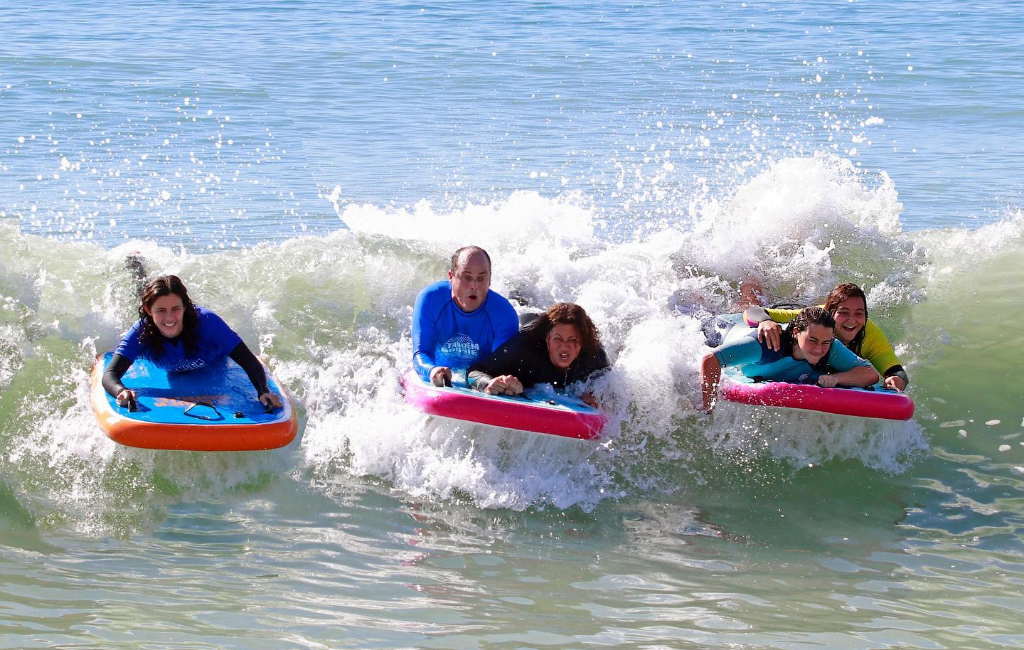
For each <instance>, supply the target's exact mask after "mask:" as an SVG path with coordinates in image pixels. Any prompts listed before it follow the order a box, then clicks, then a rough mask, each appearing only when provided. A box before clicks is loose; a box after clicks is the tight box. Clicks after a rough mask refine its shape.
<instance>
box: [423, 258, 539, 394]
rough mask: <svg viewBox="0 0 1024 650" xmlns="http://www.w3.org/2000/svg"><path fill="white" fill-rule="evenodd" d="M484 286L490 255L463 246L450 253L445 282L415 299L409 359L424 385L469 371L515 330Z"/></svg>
mask: <svg viewBox="0 0 1024 650" xmlns="http://www.w3.org/2000/svg"><path fill="white" fill-rule="evenodd" d="M490 287H491V258H490V256H489V255H488V254H487V251H485V250H484V249H482V248H480V247H478V246H467V247H465V248H460V249H459V250H457V251H455V254H454V255H452V259H451V268H450V269H449V270H448V279H447V280H441V281H440V282H437V283H435V284H432V285H430V286H429V287H427V288H426V289H424V290H423V291H421V292H420V294H419V296H417V297H416V306H415V308H414V309H413V316H412V347H413V357H412V360H413V368H414V369H415V370H416V373H417V374H418V375H419V376H420V377H422V378H423V379H424V380H425V381H429V382H430V383H432V384H434V385H435V386H444V385H445V384H449V385H450V384H451V381H452V370H453V369H455V370H465V369H467V368H469V366H470V365H472V364H473V362H474V361H476V360H478V359H480V358H482V357H486V356H487V355H489V354H491V353H492V352H494V351H495V350H497V349H498V347H499V346H500V345H501V344H503V343H504V342H505V341H507V340H509V339H510V338H512V337H513V336H515V334H516V333H518V332H519V317H518V316H517V315H516V310H515V308H514V307H513V306H512V304H511V303H510V302H509V301H508V300H506V299H505V297H504V296H502V295H500V294H498V293H496V292H494V291H490Z"/></svg>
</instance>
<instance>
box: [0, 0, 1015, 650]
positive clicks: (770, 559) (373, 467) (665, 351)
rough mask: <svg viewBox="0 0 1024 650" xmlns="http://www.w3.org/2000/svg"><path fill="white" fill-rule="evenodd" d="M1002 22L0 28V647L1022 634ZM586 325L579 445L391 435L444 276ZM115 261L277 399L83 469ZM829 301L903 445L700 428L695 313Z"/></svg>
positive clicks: (96, 452)
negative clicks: (197, 447) (231, 426)
mask: <svg viewBox="0 0 1024 650" xmlns="http://www.w3.org/2000/svg"><path fill="white" fill-rule="evenodd" d="M1021 15H1022V14H1021V13H1020V11H1019V8H1017V7H1015V6H1014V5H1013V3H1005V4H987V5H986V4H980V5H978V4H976V5H972V6H969V7H968V6H965V5H963V4H961V3H941V2H933V3H928V4H924V5H918V4H914V5H900V4H893V3H871V2H856V1H855V2H846V3H825V2H813V3H800V4H791V3H785V4H783V3H778V4H776V3H759V2H747V3H732V4H726V5H720V4H693V3H671V2H654V3H646V4H629V3H604V4H593V5H588V6H585V7H574V6H570V5H567V4H563V3H558V2H531V3H469V2H462V3H449V4H444V5H441V4H422V5H412V4H406V3H399V2H383V3H380V2H379V3H362V2H357V3H349V4H345V5H320V4H313V3H305V2H287V3H246V4H241V3H229V2H225V3H216V4H212V5H208V6H207V5H204V4H202V3H159V4H158V3H152V4H141V5H136V6H132V7H124V6H122V5H121V4H118V3H79V4H75V5H60V6H57V5H54V6H43V7H30V6H26V5H20V4H15V5H5V6H4V7H2V8H0V20H2V24H3V25H4V38H3V39H2V40H0V116H2V118H3V119H2V121H0V124H2V126H0V391H2V394H0V448H2V450H3V453H2V454H0V546H2V548H3V553H2V555H0V577H2V579H3V582H4V585H5V587H4V590H3V591H4V595H3V596H2V597H0V647H4V648H35V647H99V648H173V647H189V648H204V647H209V648H214V647H216V648H264V647H265V648H275V649H279V648H414V647H415V648H542V647H545V648H582V647H630V648H632V647H636V648H641V647H642V648H708V647H741V648H746V647H756V648H786V649H791V648H813V647H823V648H857V649H861V648H890V647H914V648H990V647H1021V646H1024V626H1022V625H1021V623H1020V620H1021V618H1022V614H1024V597H1022V596H1021V591H1022V589H1021V587H1022V585H1024V563H1022V557H1024V548H1022V545H1021V539H1022V537H1021V535H1022V530H1024V402H1022V401H1021V395H1022V394H1024V379H1022V375H1021V373H1020V363H1019V361H1018V360H1019V359H1020V358H1021V356H1022V354H1024V339H1022V338H1021V336H1020V335H1018V334H1017V333H1016V332H1015V330H1014V329H1013V328H1012V326H1011V327H1007V325H1006V323H1007V321H1009V322H1011V323H1012V322H1013V321H1014V318H1015V316H1016V312H1017V309H1016V307H1017V305H1016V302H1017V296H1019V295H1021V293H1022V289H1024V271H1022V269H1024V249H1022V245H1021V243H1022V234H1024V217H1022V215H1021V203H1022V188H1024V186H1022V183H1021V180H1020V174H1019V173H1018V172H1019V169H1018V168H1019V167H1020V162H1021V160H1024V157H1022V154H1024V144H1022V141H1021V139H1020V138H1019V137H1018V136H1019V125H1020V124H1021V123H1022V122H1021V120H1022V118H1024V111H1022V109H1021V108H1020V107H1021V106H1022V105H1024V78H1022V76H1024V75H1022V73H1021V69H1022V65H1021V64H1022V63H1024V62H1022V61H1021V56H1020V54H1019V51H1018V50H1019V40H1020V37H1019V34H1020V32H1021V28H1022V27H1024V18H1021ZM471 242H472V243H477V244H481V245H483V246H485V247H486V248H487V249H488V250H489V251H490V253H491V255H492V257H493V258H494V261H495V266H494V273H495V284H494V288H495V289H497V290H498V291H501V292H503V293H506V294H514V295H516V296H519V297H520V298H521V300H522V301H523V302H524V303H529V304H532V305H546V304H548V303H551V302H553V301H556V300H574V301H578V302H580V303H581V304H583V305H584V306H585V307H586V308H587V310H588V312H589V313H590V314H591V315H592V316H593V317H594V320H595V322H596V323H597V324H598V326H599V327H600V329H601V332H602V335H603V338H604V340H605V343H606V345H607V347H608V349H609V352H610V353H611V355H612V357H613V358H614V361H615V371H614V372H613V373H611V374H610V375H609V376H608V377H607V378H606V379H605V380H603V383H602V384H600V385H599V386H597V390H598V391H599V394H600V395H601V398H602V404H605V405H606V408H607V409H608V411H609V413H610V416H611V423H610V425H609V430H608V432H609V437H608V439H607V440H605V441H604V442H602V443H599V444H593V443H586V442H580V441H570V440H560V439H559V440H554V439H550V438H548V437H545V436H534V435H524V434H521V433H517V432H513V431H504V430H496V429H488V428H485V427H474V426H469V425H465V424H457V423H454V422H450V421H442V420H431V419H428V418H425V417H422V416H420V415H418V414H417V413H416V412H413V411H411V410H410V409H408V408H406V407H405V406H404V404H403V403H402V397H401V394H400V389H399V385H398V377H399V376H400V375H401V373H402V372H403V371H404V370H405V369H406V368H407V367H408V365H409V357H410V347H411V346H410V342H409V326H410V319H411V308H412V304H413V301H414V299H415V296H416V293H417V292H418V291H419V289H420V288H421V287H422V286H424V285H426V284H427V283H429V282H432V281H434V280H436V279H438V278H440V277H442V274H443V272H444V269H445V259H446V257H447V256H448V255H450V253H451V251H452V250H454V248H456V247H458V246H460V245H463V244H467V243H471ZM129 251H139V252H141V254H142V255H143V257H144V258H145V260H146V263H147V266H148V268H149V269H150V270H151V272H153V273H156V272H163V273H177V274H179V275H181V276H182V278H183V279H184V280H185V281H186V283H188V286H189V288H190V290H191V292H192V293H193V295H194V296H195V297H196V299H197V301H198V302H199V303H200V304H203V305H205V306H208V307H211V308H213V309H215V310H216V311H217V312H218V313H220V314H221V315H223V316H224V317H225V319H226V320H227V321H228V322H229V323H231V324H232V325H233V326H234V327H235V328H236V329H237V330H238V331H239V333H240V334H241V335H242V336H243V338H244V339H245V340H246V341H247V342H248V343H249V345H250V347H252V348H253V349H256V350H258V351H259V353H260V354H261V355H262V356H264V357H265V358H266V359H267V360H268V362H269V363H270V365H271V367H272V368H273V369H274V371H275V374H276V376H277V378H278V379H279V380H280V381H281V382H282V384H284V385H286V386H287V387H288V388H289V390H290V391H291V392H292V394H293V395H294V397H295V400H296V404H297V408H298V410H299V412H300V416H301V418H300V419H301V431H300V436H299V438H298V439H297V440H296V442H295V443H293V444H292V445H290V446H289V447H287V448H285V449H281V450H277V451H273V452H259V453H238V454H199V453H172V452H154V451H146V450H137V449H129V448H124V447H119V446H117V445H115V444H114V443H112V442H111V441H110V440H108V439H107V438H106V437H105V436H104V435H103V434H102V433H101V432H100V431H99V429H98V428H97V426H96V424H95V419H94V418H93V415H92V410H91V407H90V404H89V399H88V373H89V371H90V369H91V365H92V360H93V359H94V357H95V355H96V354H97V353H99V352H102V351H104V350H107V349H109V348H111V347H112V346H113V345H114V344H115V343H116V342H117V340H118V338H119V337H120V335H121V333H122V332H123V331H124V330H125V329H126V327H127V325H128V324H129V322H130V320H131V317H132V313H133V311H134V309H135V308H136V304H135V299H134V298H133V296H132V287H131V284H130V280H129V278H128V275H127V273H126V272H125V270H124V268H123V260H124V256H125V254H126V253H128V252H129ZM749 274H754V275H756V276H758V277H759V278H761V279H762V280H763V282H764V287H765V293H766V298H768V299H770V300H774V299H791V298H795V299H797V300H807V301H811V300H816V299H820V297H821V296H822V295H823V294H824V293H825V292H827V291H828V289H829V288H831V287H832V286H834V285H835V284H836V283H837V282H839V281H855V282H859V283H861V284H862V285H864V286H865V288H866V289H867V290H868V292H869V303H870V307H871V310H872V317H873V318H875V319H877V320H878V322H879V323H880V324H881V325H882V326H883V327H884V329H885V331H886V332H887V334H888V335H889V337H890V339H891V340H893V341H894V342H896V343H897V350H898V352H899V354H900V356H901V358H902V359H903V361H904V363H905V365H906V366H907V368H908V372H909V374H910V376H911V379H912V386H911V394H912V396H913V397H914V399H915V401H916V404H917V414H916V416H915V419H914V420H913V421H912V422H909V423H883V422H872V421H864V420H856V419H850V418H841V417H832V416H820V415H811V414H803V413H788V412H783V411H772V410H768V409H764V410H758V409H750V408H746V407H740V406H736V405H729V404H725V405H722V406H721V407H720V408H719V409H718V410H717V411H716V413H715V415H714V416H713V417H712V418H710V419H708V418H705V417H704V416H701V415H699V414H698V413H696V412H695V411H694V408H693V407H694V405H695V404H696V403H697V401H698V400H699V393H698V390H697V377H696V364H697V361H698V359H699V358H700V356H701V354H702V351H703V348H702V345H701V343H702V337H701V334H700V328H699V323H698V322H697V321H696V320H694V319H693V318H691V317H688V316H683V315H679V314H678V313H676V312H675V311H674V310H673V307H674V306H675V305H678V304H681V303H688V302H692V301H694V300H699V301H701V302H703V303H705V304H706V305H707V306H708V307H709V308H710V309H713V310H725V309H728V308H729V305H730V304H731V303H732V301H733V300H735V298H736V296H737V287H738V283H739V282H740V280H742V279H743V278H744V277H746V276H747V275H749Z"/></svg>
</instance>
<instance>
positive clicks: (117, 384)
mask: <svg viewBox="0 0 1024 650" xmlns="http://www.w3.org/2000/svg"><path fill="white" fill-rule="evenodd" d="M131 367H132V362H131V360H130V359H126V358H124V357H122V356H121V355H120V354H115V355H114V356H113V357H112V358H111V359H110V364H108V365H107V369H106V370H104V371H103V378H102V379H101V380H100V384H101V385H102V386H103V390H105V391H107V394H108V395H110V396H111V397H117V396H118V394H120V392H121V391H123V390H125V387H124V384H122V383H121V377H124V373H126V372H128V368H131Z"/></svg>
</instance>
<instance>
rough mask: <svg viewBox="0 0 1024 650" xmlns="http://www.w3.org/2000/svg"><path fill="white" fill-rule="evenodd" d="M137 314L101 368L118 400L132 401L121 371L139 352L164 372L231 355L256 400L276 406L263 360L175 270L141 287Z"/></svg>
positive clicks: (277, 401)
mask: <svg viewBox="0 0 1024 650" xmlns="http://www.w3.org/2000/svg"><path fill="white" fill-rule="evenodd" d="M141 303H142V304H141V305H139V320H137V321H136V322H135V324H134V325H132V327H131V329H130V330H128V332H127V333H126V334H125V335H124V337H123V338H122V339H121V343H120V344H119V345H118V346H117V349H116V350H115V351H114V356H113V358H111V360H110V364H109V365H107V368H106V370H105V371H104V372H103V388H104V390H106V391H107V393H109V394H110V395H111V396H112V397H114V398H116V399H117V403H118V404H119V405H120V406H131V405H132V404H133V403H135V392H134V391H132V390H129V389H127V388H125V387H124V384H122V383H121V377H123V376H124V373H125V372H127V371H128V369H129V368H130V367H131V366H132V363H134V362H135V360H136V359H138V358H140V357H145V358H146V359H149V360H150V361H152V362H153V364H154V365H156V366H158V367H160V368H163V369H164V370H167V371H168V372H187V371H189V370H196V369H198V368H203V367H205V366H208V365H210V364H213V363H216V362H217V361H219V360H221V359H223V358H224V357H231V359H232V360H234V362H235V363H237V364H238V365H239V366H241V367H242V369H243V370H245V374H246V375H248V377H249V381H251V382H252V385H253V387H255V389H256V394H257V396H258V399H259V401H260V403H262V404H263V405H264V406H265V407H267V408H280V407H281V400H280V398H279V397H278V396H277V395H275V394H274V393H272V392H271V391H270V389H269V388H268V387H267V374H266V372H265V371H264V369H263V364H262V363H260V361H259V359H257V358H256V356H255V355H254V354H253V353H252V351H251V350H249V348H248V346H246V345H245V343H244V342H242V339H241V338H240V337H239V336H238V334H236V333H235V332H234V330H232V329H231V328H230V327H228V325H227V323H225V322H224V321H223V320H222V319H221V317H220V316H218V315H217V314H215V313H213V312H212V311H210V310H208V309H203V308H202V307H197V306H195V305H194V304H192V300H191V299H190V298H189V296H188V290H187V289H185V285H184V284H182V282H181V280H180V279H179V278H178V276H176V275H165V276H161V277H159V278H156V279H155V280H153V281H152V282H150V283H149V284H147V285H146V286H145V288H144V289H143V290H142V296H141Z"/></svg>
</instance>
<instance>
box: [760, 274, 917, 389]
mask: <svg viewBox="0 0 1024 650" xmlns="http://www.w3.org/2000/svg"><path fill="white" fill-rule="evenodd" d="M823 306H824V308H825V311H827V312H828V313H830V314H832V317H833V318H835V321H836V326H835V335H836V338H838V339H839V340H840V341H842V342H843V345H845V346H846V347H847V348H849V349H850V350H851V351H852V352H853V353H854V354H856V355H857V356H859V357H861V358H863V359H867V360H868V361H870V362H871V365H873V366H874V367H875V369H876V370H878V372H879V373H881V374H882V377H883V378H884V382H885V386H886V388H891V389H893V390H898V391H903V390H904V389H906V387H907V384H909V383H910V378H909V377H907V373H906V371H905V370H904V369H903V365H902V364H901V363H900V360H899V357H897V356H896V352H895V350H893V348H892V345H891V344H890V343H889V340H888V339H886V338H885V334H883V333H882V330H881V329H879V327H878V325H876V324H875V323H874V322H873V321H872V320H871V319H869V318H868V302H867V296H865V295H864V291H863V290H861V288H860V287H858V286H857V285H855V284H850V283H847V284H841V285H839V286H838V287H836V288H835V289H833V290H832V292H831V293H830V294H828V298H826V299H825V304H824V305H823ZM799 313H800V310H799V309H767V310H766V309H765V308H764V307H760V306H752V307H748V308H747V309H746V310H745V311H744V312H743V317H744V318H745V319H746V321H747V324H748V325H750V326H751V327H755V326H756V327H757V339H758V340H759V341H763V342H765V343H766V344H767V345H768V346H769V347H770V348H772V349H773V350H778V349H779V345H780V339H781V336H780V335H781V332H782V327H781V326H780V325H779V323H787V322H789V321H791V320H793V319H794V318H795V317H796V315H797V314H799Z"/></svg>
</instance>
